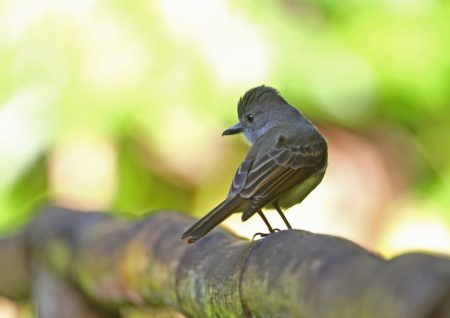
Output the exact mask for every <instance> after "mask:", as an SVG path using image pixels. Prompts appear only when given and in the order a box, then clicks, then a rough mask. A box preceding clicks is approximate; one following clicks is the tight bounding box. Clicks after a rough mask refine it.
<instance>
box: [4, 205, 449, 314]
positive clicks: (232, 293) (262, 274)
mask: <svg viewBox="0 0 450 318" xmlns="http://www.w3.org/2000/svg"><path fill="white" fill-rule="evenodd" d="M192 222H193V220H192V219H191V218H189V217H186V216H184V215H182V214H180V213H176V212H173V211H165V212H164V213H158V214H155V215H153V216H151V217H149V218H148V219H146V220H142V221H139V222H129V221H125V220H119V219H116V218H113V217H110V216H107V215H106V214H101V213H76V212H73V211H67V210H62V209H56V208H50V209H47V211H45V212H44V213H42V214H40V215H39V216H38V217H37V218H36V219H35V220H34V221H33V222H32V223H31V224H30V225H29V226H28V228H27V229H26V230H25V232H24V233H23V234H21V235H19V236H16V237H13V238H8V239H2V240H0V255H2V256H1V258H0V294H1V295H4V296H6V297H9V298H12V299H21V298H23V297H27V296H29V295H30V288H31V287H30V286H32V285H34V288H36V277H35V275H36V273H39V272H40V273H41V274H40V275H42V271H36V270H34V271H33V270H29V268H41V269H42V268H44V269H46V270H44V272H43V273H44V274H45V275H47V276H48V275H49V276H50V278H49V279H50V280H51V279H53V278H54V277H57V279H58V280H59V279H63V280H64V282H68V285H66V284H65V283H63V284H62V285H64V286H70V289H73V290H76V291H77V292H78V293H79V294H77V299H78V300H77V301H79V299H84V300H85V301H87V302H89V303H90V304H95V305H93V306H90V307H89V306H88V308H89V310H93V311H96V310H98V312H99V313H100V312H104V310H106V309H108V310H110V312H111V311H113V312H119V309H120V308H122V307H124V306H130V305H131V306H135V307H143V306H147V305H152V306H170V307H172V308H175V309H177V310H179V311H180V312H182V313H184V314H185V315H187V316H189V317H315V318H317V317H318V318H320V317H333V318H336V317H350V318H351V317H358V318H359V317H367V318H370V317H384V318H389V317H392V318H394V317H395V318H402V317H405V318H406V317H407V318H425V317H430V318H431V317H433V318H437V317H450V259H449V257H448V256H433V255H428V254H419V253H414V254H405V255H402V256H399V257H397V258H394V259H392V260H385V259H383V258H381V257H380V256H378V255H376V254H374V253H372V252H369V251H367V250H365V249H363V248H362V247H360V246H358V245H356V244H354V243H352V242H350V241H348V240H345V239H342V238H339V237H334V236H329V235H319V234H313V233H309V232H305V231H299V230H295V231H282V232H278V233H274V234H272V235H270V236H268V237H266V238H264V239H262V240H258V241H254V242H249V241H246V240H243V239H239V238H237V237H235V236H232V235H231V234H229V233H227V232H226V231H224V230H222V229H217V230H214V231H213V232H212V233H211V234H209V235H208V236H206V237H205V238H204V239H202V240H200V241H199V242H197V243H196V244H194V245H187V244H186V243H184V242H183V241H181V240H180V239H179V237H180V235H181V233H183V231H184V230H185V229H186V228H187V227H189V226H190V225H191V224H192ZM26 251H30V252H29V253H28V254H27V252H26ZM42 266H44V267H42ZM47 270H48V272H47ZM52 277H53V278H52ZM33 282H34V284H33ZM58 284H59V283H58ZM41 285H42V280H41ZM44 285H45V284H44ZM45 289H46V288H44V290H42V291H41V292H40V295H43V294H44V293H45V292H46V291H45ZM41 297H42V296H41ZM93 308H97V309H93ZM97 316H102V315H101V314H98V315H97ZM97 316H95V315H92V317H97ZM109 316H111V314H110V315H109ZM55 317H56V316H55ZM105 317H108V315H106V316H105Z"/></svg>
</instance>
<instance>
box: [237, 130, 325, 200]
mask: <svg viewBox="0 0 450 318" xmlns="http://www.w3.org/2000/svg"><path fill="white" fill-rule="evenodd" d="M280 136H281V137H280ZM269 142H271V145H268V146H267V147H264V145H256V144H255V146H256V147H255V146H254V147H252V148H254V149H259V150H263V151H260V152H262V153H255V151H250V152H249V154H248V156H247V157H246V159H245V160H244V162H243V163H242V164H241V166H240V167H239V169H238V171H237V173H236V175H235V177H234V180H233V184H232V186H231V189H230V195H237V194H239V196H241V197H243V198H248V199H250V198H251V199H252V201H253V204H252V205H255V206H256V205H259V204H258V202H261V203H262V204H263V205H264V204H265V203H266V202H268V201H270V200H271V199H273V198H276V197H277V196H278V195H280V194H281V193H283V192H284V191H287V190H289V189H290V188H292V187H294V186H295V185H297V184H298V183H300V182H301V181H302V180H304V179H306V178H307V177H308V176H309V175H311V174H312V173H313V172H315V171H317V170H318V169H319V168H320V167H321V163H322V162H323V160H324V154H325V153H324V152H325V151H326V149H325V148H324V141H323V140H322V139H320V140H317V141H313V142H311V143H307V142H303V143H302V142H298V141H296V140H295V139H294V140H292V139H291V140H290V139H289V138H287V137H286V136H283V135H279V136H276V138H270V139H269ZM325 147H326V146H325ZM252 150H253V149H252Z"/></svg>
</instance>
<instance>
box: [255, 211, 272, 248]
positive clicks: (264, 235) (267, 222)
mask: <svg viewBox="0 0 450 318" xmlns="http://www.w3.org/2000/svg"><path fill="white" fill-rule="evenodd" d="M258 214H259V216H260V217H261V219H263V221H264V223H266V226H267V228H268V229H269V232H270V233H273V232H275V230H274V229H273V228H272V226H271V225H270V223H269V221H268V220H267V218H266V216H265V215H264V214H263V212H262V210H259V211H258ZM270 233H260V232H258V233H255V235H253V238H252V241H253V240H254V239H255V237H256V236H258V235H261V237H266V236H267V235H269V234H270Z"/></svg>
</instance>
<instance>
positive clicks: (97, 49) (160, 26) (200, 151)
mask: <svg viewBox="0 0 450 318" xmlns="http://www.w3.org/2000/svg"><path fill="white" fill-rule="evenodd" d="M76 3H77V4H74V3H72V2H70V1H61V2H58V1H42V2H34V1H18V2H17V1H13V0H3V1H2V2H0V21H1V22H0V24H1V27H0V70H1V73H0V154H1V155H0V175H1V176H2V177H1V178H0V230H1V231H2V232H8V231H11V230H13V229H15V228H17V227H18V226H20V225H21V224H23V223H24V222H25V221H27V220H28V219H29V217H30V213H31V214H32V213H33V212H34V211H35V207H37V206H38V205H39V204H42V203H43V202H47V201H51V200H52V198H53V191H56V190H55V189H51V188H50V185H49V169H50V168H49V167H51V161H49V158H50V157H51V154H52V151H53V150H54V149H55V147H58V146H59V145H61V144H64V143H65V142H66V140H67V139H68V138H72V139H73V138H80V139H83V138H93V137H94V138H96V139H100V140H103V141H105V142H107V143H109V144H111V145H112V146H113V149H114V150H115V158H116V161H117V165H116V174H117V188H116V192H115V196H114V199H113V200H111V202H110V203H109V205H108V206H107V207H105V208H108V209H110V210H113V211H117V212H118V213H125V214H127V215H142V214H143V213H146V212H147V211H151V210H154V209H160V208H179V209H183V210H187V211H196V212H198V211H202V210H204V209H207V208H208V207H211V205H212V203H213V202H216V201H218V200H220V198H221V196H223V194H224V193H225V192H226V189H227V187H228V183H229V178H230V176H231V175H232V173H233V171H234V169H235V167H236V166H237V165H238V163H239V161H240V159H241V158H242V156H243V155H244V153H245V151H246V147H245V146H244V145H242V143H241V142H240V141H238V140H230V141H228V140H227V141H223V142H222V141H221V140H220V139H219V138H220V132H221V130H222V129H223V128H226V127H227V126H228V125H230V124H232V123H233V122H234V121H235V120H236V109H235V105H236V102H237V100H238V98H239V96H241V95H242V94H243V93H244V92H245V90H247V89H249V88H251V87H253V86H255V85H260V84H262V83H266V84H269V85H273V86H275V87H277V88H278V89H279V90H280V91H281V92H282V93H283V95H285V97H286V98H287V99H288V100H289V101H291V102H292V103H293V104H295V105H301V109H302V111H303V112H304V113H305V114H306V115H307V116H308V117H310V118H311V119H312V120H313V121H314V122H315V123H317V124H319V125H320V126H321V127H339V128H344V129H348V130H350V131H353V132H356V133H358V134H361V135H365V136H372V137H373V138H376V139H378V140H386V141H389V140H394V139H395V138H397V136H407V137H406V139H407V140H408V143H407V144H404V145H403V146H404V148H402V149H399V156H400V157H402V158H403V160H405V161H407V162H408V165H407V169H408V174H409V175H410V176H411V178H410V179H409V181H410V182H409V184H408V191H410V193H412V194H413V196H415V197H416V198H418V200H422V201H427V202H433V204H437V205H438V207H439V211H441V212H440V213H442V215H444V216H445V217H446V218H447V220H449V219H450V213H449V212H448V211H449V208H450V195H449V193H450V159H449V158H450V150H449V149H450V147H449V146H448V143H449V140H450V127H449V121H450V104H449V100H450V2H449V1H444V0H441V1H437V0H435V1H422V0H417V1H387V0H386V1H375V0H364V1H355V0H344V1H334V0H321V1H298V0H284V1H264V2H262V1H229V2H227V1H211V2H209V3H210V4H209V5H206V2H201V1H193V2H190V4H189V5H186V4H184V5H183V2H182V1H167V2H164V1H161V2H158V1H102V0H101V1H88V0H85V1H76ZM164 3H165V4H164ZM188 9H189V10H192V11H189V12H184V11H185V10H188ZM208 10H211V16H212V18H211V16H210V15H209V13H208ZM183 12H184V13H185V14H183ZM220 12H225V13H223V15H224V17H225V18H223V19H224V20H223V21H228V22H226V23H230V25H231V26H233V25H234V26H237V27H236V28H237V29H236V30H237V31H233V29H231V30H230V29H227V24H226V23H225V22H221V21H222V20H220V19H219V18H221V17H222V16H221V15H220ZM216 18H217V19H216ZM183 19H185V20H183ZM215 23H218V24H220V23H223V26H222V25H219V26H215V25H214V24H215ZM191 24H193V25H194V28H193V31H192V30H191V29H190V25H191ZM221 28H223V30H222V31H223V32H219V31H220V30H221ZM217 30H219V31H217ZM239 30H248V34H247V33H246V32H242V33H241V32H239ZM191 31H192V32H191ZM208 32H210V33H208ZM211 32H214V34H211ZM205 34H206V35H205ZM249 34H250V35H249ZM202 36H204V37H202ZM255 37H256V39H257V40H256V43H263V48H264V50H265V51H264V52H263V51H262V50H259V49H258V48H260V46H256V48H255V50H254V51H251V52H250V53H249V50H248V48H249V46H248V45H252V44H251V43H250V44H249V42H248V41H250V40H252V39H254V38H255ZM202 39H208V40H210V41H211V43H208V42H204V41H203V42H202ZM247 44H248V45H247ZM214 46H218V48H214ZM221 46H223V48H224V51H225V52H226V54H225V53H224V54H225V55H224V59H226V60H227V61H228V59H229V58H230V54H231V55H233V56H235V57H234V59H233V58H231V59H230V60H231V61H237V62H236V63H235V64H232V65H231V66H230V69H231V71H230V74H231V75H230V74H228V75H225V79H224V78H223V77H221V75H220V74H218V73H220V72H219V71H218V70H217V65H218V64H217V59H216V60H214V58H211V57H210V56H208V54H210V52H211V51H210V50H209V49H211V50H212V52H215V53H217V51H220V47H221ZM208 52H209V53H208ZM249 54H250V56H249ZM252 54H253V55H252ZM240 56H243V58H242V59H241V58H240ZM261 56H263V57H261ZM264 56H266V58H264ZM254 59H262V61H263V62H262V63H263V64H261V65H262V66H261V67H262V68H263V69H265V70H266V71H265V72H262V71H261V70H260V69H259V68H258V65H256V70H255V71H254V73H255V72H256V73H255V74H256V75H254V74H253V73H251V72H250V73H249V72H247V70H246V67H247V64H248V65H249V64H251V63H250V62H252V61H254ZM124 60H125V61H126V63H125V64H124ZM211 61H213V62H211ZM214 61H216V62H214ZM214 63H216V64H214ZM224 63H225V61H224ZM219 64H220V63H219ZM241 71H242V73H241ZM233 72H234V73H233ZM258 72H260V73H258ZM261 72H262V73H261ZM258 74H259V75H258ZM261 74H262V75H261ZM1 126H3V129H2V128H1ZM214 138H215V139H214ZM218 141H219V142H218ZM214 145H215V146H214ZM405 149H406V150H407V152H405ZM168 158H169V159H168ZM170 158H172V159H170ZM198 162H200V163H201V165H198V164H196V163H198ZM183 165H185V166H184V167H183ZM202 167H205V169H204V170H203V169H202ZM74 168H79V169H82V168H83V167H74ZM392 173H393V174H395V173H396V172H395V171H392Z"/></svg>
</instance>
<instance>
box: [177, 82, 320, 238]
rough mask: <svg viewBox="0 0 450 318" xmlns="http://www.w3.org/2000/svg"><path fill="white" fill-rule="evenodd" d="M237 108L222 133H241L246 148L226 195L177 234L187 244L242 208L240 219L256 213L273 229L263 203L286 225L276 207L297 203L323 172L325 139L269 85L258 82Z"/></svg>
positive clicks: (316, 183)
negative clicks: (234, 121) (233, 120)
mask: <svg viewBox="0 0 450 318" xmlns="http://www.w3.org/2000/svg"><path fill="white" fill-rule="evenodd" d="M237 108H238V117H239V122H238V123H237V124H236V125H234V126H232V127H230V128H228V129H226V130H225V131H224V132H223V133H222V136H229V135H235V134H240V133H243V134H244V136H245V137H246V139H247V140H248V142H249V143H250V145H251V147H250V149H249V151H248V153H247V155H246V157H245V159H244V161H243V162H242V163H241V165H240V166H239V168H238V169H237V171H236V174H235V175H234V178H233V181H232V184H231V187H230V190H229V192H228V195H227V197H226V199H225V200H224V201H223V202H221V203H220V204H219V205H217V206H216V207H215V208H213V209H212V210H211V211H210V212H209V213H207V214H206V215H205V216H204V217H202V218H201V219H200V220H198V221H197V222H196V223H195V224H194V225H192V226H191V227H190V228H189V229H188V230H187V231H186V232H184V234H183V235H182V236H181V238H182V239H183V240H186V241H187V242H188V243H194V242H196V241H198V240H199V239H201V238H202V237H204V236H205V235H206V234H208V233H209V232H210V231H211V230H212V229H213V228H215V227H216V226H217V225H218V224H220V223H221V222H222V221H224V220H225V219H226V218H228V217H229V216H230V215H231V214H233V213H242V221H243V222H244V221H246V220H248V219H249V218H250V217H251V216H253V215H254V214H255V213H257V214H259V216H260V217H261V218H262V220H263V221H264V223H265V224H266V226H267V228H268V230H269V234H270V233H273V232H275V230H274V228H273V227H272V226H271V225H270V223H269V222H268V220H267V218H266V217H265V215H264V213H263V211H262V209H263V208H275V210H277V212H278V213H279V215H280V217H281V218H282V219H283V221H284V223H285V224H286V226H287V228H288V229H289V230H290V229H292V226H291V225H290V224H289V222H288V220H287V218H286V216H285V215H284V212H283V210H282V209H287V208H289V207H291V206H293V205H295V204H298V203H300V202H302V201H303V199H304V198H305V197H306V196H307V195H308V194H309V193H310V192H311V191H312V190H314V188H316V186H317V185H318V184H319V183H320V182H321V181H322V179H323V177H324V174H325V171H326V168H327V163H328V146H327V141H326V139H325V138H324V137H323V136H322V134H321V133H320V132H319V131H318V129H317V128H316V126H314V124H312V122H311V121H309V120H308V119H306V118H305V117H304V116H303V114H302V113H301V112H300V111H299V110H298V109H297V108H295V107H294V106H292V105H290V104H289V103H288V102H287V101H286V100H285V99H284V98H283V97H282V96H281V95H280V93H279V92H278V91H277V90H276V89H275V88H273V87H270V86H265V85H261V86H257V87H254V88H252V89H250V90H248V91H247V92H246V93H245V94H244V95H243V96H242V97H241V98H240V99H239V101H238V107H237ZM266 235H267V234H266ZM264 236H265V235H264Z"/></svg>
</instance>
